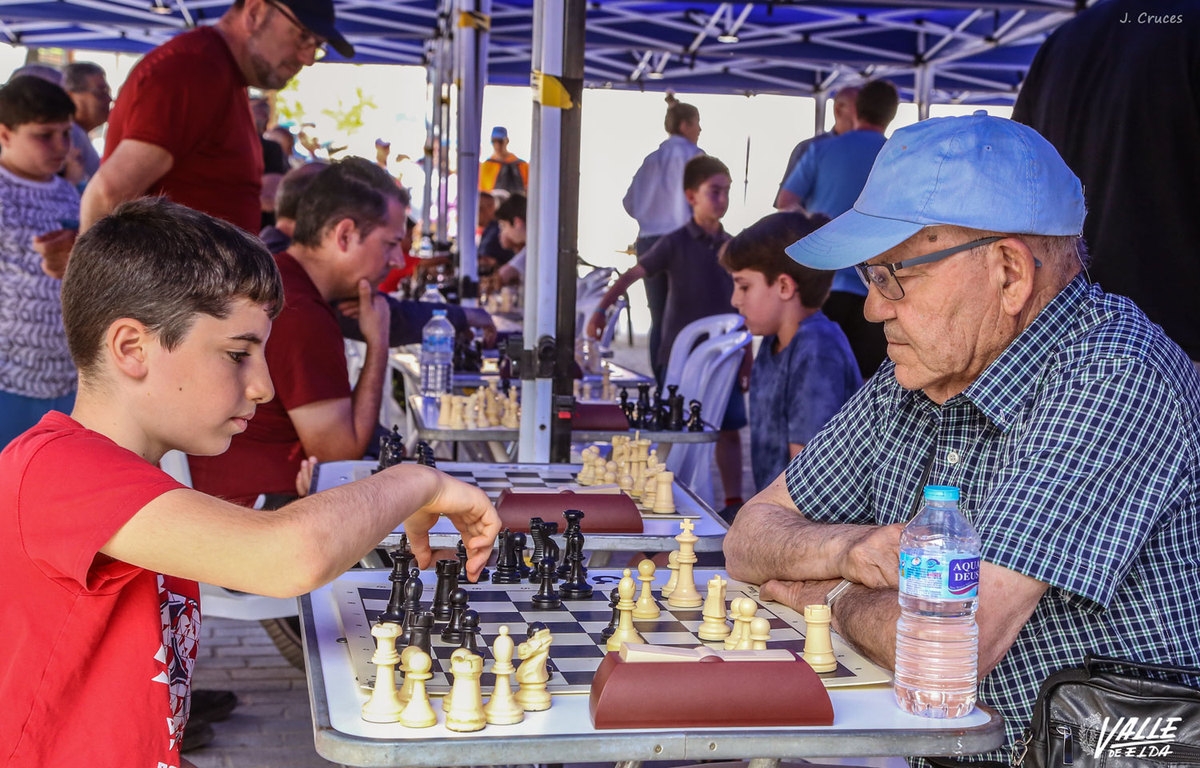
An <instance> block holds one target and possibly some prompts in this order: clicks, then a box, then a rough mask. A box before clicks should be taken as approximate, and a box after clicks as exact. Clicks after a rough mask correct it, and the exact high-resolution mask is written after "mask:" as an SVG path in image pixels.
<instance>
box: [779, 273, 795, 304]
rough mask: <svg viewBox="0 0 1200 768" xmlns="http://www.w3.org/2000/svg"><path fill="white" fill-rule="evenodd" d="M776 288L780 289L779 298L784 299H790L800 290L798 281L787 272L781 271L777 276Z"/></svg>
mask: <svg viewBox="0 0 1200 768" xmlns="http://www.w3.org/2000/svg"><path fill="white" fill-rule="evenodd" d="M775 289H776V290H777V291H779V298H781V299H783V300H784V301H788V300H790V299H791V298H792V297H793V296H795V295H796V293H797V292H798V291H799V290H800V288H799V286H797V285H796V281H795V280H793V279H792V276H791V275H789V274H787V273H786V272H780V273H779V277H777V278H775Z"/></svg>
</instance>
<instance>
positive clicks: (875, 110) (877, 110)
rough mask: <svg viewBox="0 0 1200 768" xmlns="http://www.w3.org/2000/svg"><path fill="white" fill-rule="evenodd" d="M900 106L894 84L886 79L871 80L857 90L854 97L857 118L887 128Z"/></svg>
mask: <svg viewBox="0 0 1200 768" xmlns="http://www.w3.org/2000/svg"><path fill="white" fill-rule="evenodd" d="M899 106H900V95H899V94H897V93H896V86H894V85H892V84H891V83H889V82H888V81H887V80H872V81H871V82H869V83H867V84H866V85H864V86H863V87H862V88H860V89H859V90H858V96H856V97H855V98H854V109H855V111H856V112H857V113H858V119H859V120H860V121H862V122H864V123H870V124H871V125H875V126H879V127H880V128H887V127H888V125H889V124H890V123H891V122H892V119H893V118H895V117H896V110H897V109H898V108H899Z"/></svg>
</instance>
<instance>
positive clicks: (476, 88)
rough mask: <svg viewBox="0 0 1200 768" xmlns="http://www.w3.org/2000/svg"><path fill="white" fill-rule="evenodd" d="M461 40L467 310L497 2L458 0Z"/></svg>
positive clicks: (461, 235)
mask: <svg viewBox="0 0 1200 768" xmlns="http://www.w3.org/2000/svg"><path fill="white" fill-rule="evenodd" d="M456 4H457V7H458V8H457V10H458V12H457V14H456V16H457V19H458V21H457V23H458V34H457V35H455V42H456V43H457V46H458V72H459V77H458V83H457V85H458V229H457V238H456V240H457V244H458V268H459V269H458V275H459V281H460V282H459V296H460V297H461V301H462V303H463V305H465V306H477V305H478V303H479V302H478V295H479V289H478V285H479V259H478V254H477V252H476V250H475V227H476V224H477V218H478V215H479V207H478V204H477V201H478V195H477V194H476V192H475V190H476V189H477V188H478V187H479V139H480V136H479V134H480V131H481V126H480V122H481V120H482V107H483V85H484V82H485V81H486V80H487V58H488V56H487V53H488V27H489V25H490V22H491V13H492V0H457V3H456Z"/></svg>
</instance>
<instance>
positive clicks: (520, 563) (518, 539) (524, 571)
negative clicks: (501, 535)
mask: <svg viewBox="0 0 1200 768" xmlns="http://www.w3.org/2000/svg"><path fill="white" fill-rule="evenodd" d="M526 541H528V538H527V537H526V536H525V534H524V533H522V532H521V531H517V532H516V533H514V534H513V535H512V549H513V555H514V556H515V558H514V559H515V560H516V562H517V575H518V576H519V577H520V578H522V579H523V578H525V577H526V576H528V575H529V571H530V568H529V566H528V565H525V542H526Z"/></svg>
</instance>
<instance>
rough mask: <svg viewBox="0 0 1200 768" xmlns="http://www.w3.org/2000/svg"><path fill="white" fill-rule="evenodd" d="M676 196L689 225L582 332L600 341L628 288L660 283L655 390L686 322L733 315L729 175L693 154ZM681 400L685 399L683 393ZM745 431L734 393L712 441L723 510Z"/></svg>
mask: <svg viewBox="0 0 1200 768" xmlns="http://www.w3.org/2000/svg"><path fill="white" fill-rule="evenodd" d="M682 181H683V194H684V196H685V197H686V198H687V202H688V205H690V206H691V208H692V218H691V220H690V221H688V222H687V223H686V224H684V225H683V226H682V227H680V228H679V229H677V230H675V231H674V232H671V233H670V234H667V235H663V236H662V237H661V238H660V239H659V240H658V242H656V243H655V244H654V245H653V246H652V247H651V248H650V250H648V251H646V253H645V254H643V255H642V256H639V257H638V263H637V265H636V266H634V267H633V268H632V269H629V270H627V271H626V272H625V273H624V274H622V275H621V276H620V277H618V278H617V281H616V282H615V283H613V285H612V287H611V288H609V289H608V292H607V293H605V294H604V298H602V299H601V300H600V303H599V304H598V305H597V306H596V311H595V312H594V313H593V314H592V317H591V319H590V320H589V321H588V327H587V333H588V335H589V336H591V337H592V338H596V339H598V338H600V334H602V333H603V332H604V321H605V312H606V311H607V310H608V308H609V307H610V306H612V305H613V303H614V302H615V301H616V300H617V298H618V297H620V296H621V295H622V294H623V293H625V291H626V290H627V289H628V288H629V286H631V285H633V284H634V283H635V282H637V281H638V280H641V279H642V278H644V277H647V276H653V275H658V274H665V275H666V276H667V300H666V306H665V308H664V310H663V322H662V343H661V345H660V346H659V348H658V355H657V359H656V360H652V361H650V362H651V365H652V366H653V368H654V376H655V378H657V379H658V381H659V383H660V384H661V383H662V380H663V375H664V374H665V373H666V369H667V362H668V361H669V360H670V359H671V347H672V346H673V345H674V343H675V337H676V336H678V335H679V331H680V330H682V329H683V327H684V326H686V325H687V324H688V323H691V322H694V321H696V320H699V319H701V318H705V317H710V316H712V315H719V314H723V313H727V312H733V307H732V306H730V304H729V294H730V292H731V291H732V289H733V283H732V281H731V280H730V279H729V275H728V273H726V271H725V270H724V269H722V268H721V265H720V264H719V263H718V261H717V253H718V251H719V250H720V249H721V246H722V245H724V244H725V242H726V241H727V240H729V235H728V234H727V233H726V232H725V228H724V227H722V226H721V218H722V217H723V216H724V215H725V212H726V211H727V210H728V209H729V187H730V185H731V184H732V183H733V180H732V179H731V178H730V175H729V168H727V167H726V166H725V164H724V163H722V162H721V161H720V160H718V159H717V158H715V157H712V156H711V155H698V156H696V157H693V158H692V159H691V160H689V161H688V162H687V164H686V165H685V166H684V168H683V179H682ZM684 394H685V395H686V394H687V393H684ZM744 426H746V402H745V393H744V392H743V391H742V388H741V387H740V386H734V387H733V390H732V391H731V393H730V397H729V405H728V406H726V408H725V418H724V420H723V421H722V423H721V425H720V430H721V434H720V435H719V436H718V438H717V451H716V453H717V468H718V469H719V470H720V474H721V484H722V485H723V486H724V488H725V507H726V509H728V510H736V509H737V508H738V507H740V506H741V504H742V493H741V489H742V441H741V437H740V436H739V435H738V430H739V429H741V428H742V427H744Z"/></svg>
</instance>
